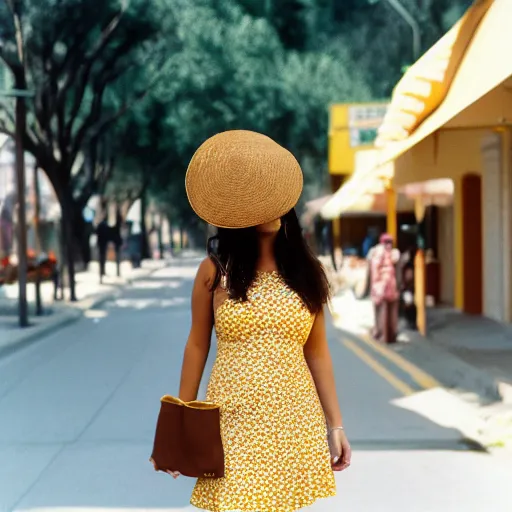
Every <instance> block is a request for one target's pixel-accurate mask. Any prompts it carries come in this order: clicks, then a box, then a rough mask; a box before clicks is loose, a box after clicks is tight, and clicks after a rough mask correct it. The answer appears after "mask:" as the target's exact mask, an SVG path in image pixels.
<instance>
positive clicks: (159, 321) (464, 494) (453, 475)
mask: <svg viewBox="0 0 512 512" xmlns="http://www.w3.org/2000/svg"><path fill="white" fill-rule="evenodd" d="M194 272H195V269H194V267H193V265H192V263H191V262H189V263H188V266H186V265H185V264H182V266H181V267H170V268H167V269H164V270H161V271H159V272H158V273H157V274H154V275H153V276H152V277H151V278H149V279H147V280H144V281H139V282H138V283H135V285H134V286H133V287H132V288H131V289H129V290H128V291H127V292H125V293H124V295H123V296H122V297H120V298H119V299H118V300H116V301H115V302H113V303H110V304H106V305H105V306H104V308H103V309H102V310H97V311H91V312H89V314H88V315H87V317H86V318H84V319H83V320H81V321H80V322H79V323H78V324H75V325H73V326H70V327H68V328H65V329H63V330H61V331H59V332H57V333H55V334H54V335H52V336H49V337H47V338H46V339H44V340H41V341H40V342H38V343H37V344H34V345H32V346H30V347H27V348H26V349H24V350H23V351H19V352H17V353H15V354H12V355H10V356H9V357H8V358H4V359H3V360H0V511H2V512H3V511H14V510H15V511H21V510H23V511H34V512H35V511H38V512H39V511H43V510H63V511H78V510H79V511H81V512H83V511H95V512H97V511H110V512H115V511H120V510H126V511H128V510H129V511H132V512H133V511H137V510H179V509H185V508H189V509H192V507H190V506H189V505H188V499H189V496H190V491H191V487H192V483H193V482H192V481H191V480H190V479H186V478H181V479H179V480H177V481H173V480H172V479H171V478H170V477H168V476H166V475H163V474H156V473H155V472H154V471H153V470H152V468H151V466H150V464H149V462H148V461H147V459H148V456H149V454H150V450H151V443H152V436H153V433H154V423H155V419H156V415H157V412H158V407H159V404H158V399H159V398H160V396H161V395H163V394H165V393H175V392H176V390H177V386H178V380H179V370H180V364H181V356H182V351H183V345H184V343H185V340H186V336H187V332H188V328H189V321H190V320H189V310H188V303H189V295H190V289H191V280H192V278H193V275H194ZM328 332H329V341H330V344H331V348H332V353H333V358H334V361H335V367H336V377H337V384H338V386H339V393H340V396H341V400H342V404H343V410H344V415H345V420H346V426H347V430H348V432H349V434H350V437H351V439H352V442H353V445H354V448H355V454H354V460H353V466H352V467H351V468H350V470H349V471H347V472H346V473H344V474H340V475H338V476H337V482H338V496H337V497H336V498H334V499H331V500H323V501H320V502H318V503H317V504H316V505H315V506H314V507H312V508H313V510H317V511H322V510H323V511H335V510H336V511H338V510H350V511H354V512H377V511H378V512H387V511H390V512H391V511H392V512H453V511H458V510H461V511H464V512H470V511H474V512H477V511H478V512H483V511H485V512H487V511H493V512H510V510H511V509H512V498H511V497H510V496H511V495H510V492H509V489H508V487H510V474H511V473H510V465H509V463H510V461H507V460H501V459H500V458H496V457H492V456H490V455H486V454H481V453H477V452H472V451H470V450H469V449H467V447H466V446H465V445H463V444H461V443H460V435H459V433H458V432H456V431H453V430H450V429H445V428H443V427H441V426H439V425H436V424H434V423H432V422H431V421H429V420H427V419H426V418H424V417H422V416H421V415H418V414H416V413H413V412H410V411H408V410H406V409H404V408H403V407H401V406H400V404H403V397H402V396H401V393H400V392H399V390H398V389H397V387H396V385H394V384H393V378H392V376H390V375H388V374H387V373H386V372H385V371H384V372H383V371H382V368H381V366H382V365H385V363H384V362H383V361H380V362H379V361H378V360H377V359H375V358H374V357H373V356H372V354H370V353H369V352H368V350H367V348H365V347H364V346H363V344H358V342H357V340H350V339H348V338H347V337H346V336H344V335H343V334H342V333H340V332H339V331H336V330H335V329H334V328H333V327H331V326H330V327H329V330H328ZM210 359H211V358H210ZM211 363H212V361H211V360H210V361H209V367H211ZM375 363H377V365H376V364H375ZM379 368H380V369H379ZM375 370H377V371H375ZM390 371H391V370H390ZM399 377H400V378H402V376H399ZM203 391H204V384H203ZM507 484H508V487H507Z"/></svg>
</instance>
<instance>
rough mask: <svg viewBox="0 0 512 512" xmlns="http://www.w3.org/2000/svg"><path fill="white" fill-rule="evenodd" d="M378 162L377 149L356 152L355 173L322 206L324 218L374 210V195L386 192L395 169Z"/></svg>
mask: <svg viewBox="0 0 512 512" xmlns="http://www.w3.org/2000/svg"><path fill="white" fill-rule="evenodd" d="M377 162H378V151H377V150H376V149H368V150H363V151H358V152H357V153H356V158H355V170H354V173H353V174H352V176H351V177H350V179H349V180H348V181H347V182H346V183H344V184H343V185H342V186H341V187H340V189H339V190H338V191H337V192H336V193H335V194H333V196H332V197H331V199H330V200H329V201H328V202H327V203H326V204H325V205H324V206H323V207H322V210H321V215H322V217H323V218H324V219H335V218H337V217H339V216H340V215H341V214H342V213H345V212H355V211H360V212H371V211H372V208H373V203H374V201H373V198H372V196H373V195H376V194H382V193H383V192H384V190H385V182H386V180H387V179H389V178H391V174H390V173H392V171H393V169H392V166H386V165H384V166H381V167H377ZM376 169H377V170H376Z"/></svg>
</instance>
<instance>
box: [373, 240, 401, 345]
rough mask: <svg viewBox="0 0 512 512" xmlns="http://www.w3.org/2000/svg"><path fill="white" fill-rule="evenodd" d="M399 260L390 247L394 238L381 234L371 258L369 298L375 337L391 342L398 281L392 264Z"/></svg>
mask: <svg viewBox="0 0 512 512" xmlns="http://www.w3.org/2000/svg"><path fill="white" fill-rule="evenodd" d="M399 259H400V252H399V251H398V249H393V237H392V236H391V235H389V234H388V233H384V234H383V235H382V236H381V237H380V243H379V245H378V246H377V247H375V250H374V251H372V257H371V281H372V286H371V297H372V302H373V306H374V311H375V328H374V332H373V335H374V337H375V338H376V339H377V340H379V341H382V342H383V343H386V344H387V343H394V342H395V341H396V336H397V330H398V299H399V296H400V294H399V292H398V284H397V280H396V269H395V265H396V264H397V263H398V261H399Z"/></svg>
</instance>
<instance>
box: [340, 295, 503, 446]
mask: <svg viewBox="0 0 512 512" xmlns="http://www.w3.org/2000/svg"><path fill="white" fill-rule="evenodd" d="M332 312H333V317H334V318H335V323H336V326H337V327H338V328H339V329H341V330H344V331H346V332H348V333H351V334H353V335H355V336H358V337H360V338H366V339H369V338H370V335H369V331H370V328H371V327H372V325H373V307H372V304H371V301H369V300H357V299H356V298H355V297H354V295H353V293H352V292H351V291H348V290H345V291H342V292H340V293H338V294H337V295H336V296H335V297H334V299H333V302H332ZM427 316H428V335H427V336H426V337H423V336H421V335H420V334H419V333H417V332H412V331H405V330H402V332H401V334H400V336H399V341H398V343H396V344H394V345H390V346H386V347H384V346H382V348H383V349H384V350H386V351H389V352H391V353H394V354H396V355H398V356H400V357H401V358H403V359H404V360H405V361H407V362H409V363H412V364H413V365H414V366H415V367H417V368H420V369H421V370H423V371H424V372H426V373H427V374H428V375H430V376H431V377H433V382H437V384H438V385H440V386H442V387H444V388H445V389H447V390H449V391H450V392H451V393H452V394H453V395H454V396H456V397H457V398H458V399H461V400H463V401H464V402H465V403H466V404H467V405H468V406H469V407H470V408H471V409H472V410H473V412H474V414H475V415H476V416H477V417H478V419H479V421H481V424H482V427H481V431H480V434H481V436H482V438H484V439H485V440H486V445H499V446H501V445H507V446H511V447H512V327H511V326H508V325H503V324H500V323H498V322H494V321H492V320H489V319H485V318H481V317H478V318H476V317H469V316H467V315H464V314H462V313H460V312H458V311H455V310H453V309H431V310H429V311H428V315H427ZM395 357H396V356H395ZM428 387H432V386H428ZM425 389H427V388H425Z"/></svg>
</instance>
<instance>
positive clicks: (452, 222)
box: [322, 0, 512, 330]
mask: <svg viewBox="0 0 512 512" xmlns="http://www.w3.org/2000/svg"><path fill="white" fill-rule="evenodd" d="M510 20H512V0H494V1H493V0H479V1H476V2H475V3H474V4H473V6H472V7H471V8H470V9H469V10H468V12H467V13H466V14H465V16H464V17H463V18H462V19H461V20H460V21H459V22H458V23H457V24H456V25H455V26H454V27H453V28H452V29H451V30H450V31H449V32H448V33H447V34H446V35H445V36H444V37H443V38H442V39H441V40H440V41H438V43H436V44H435V45H434V46H433V47H432V48H431V49H430V50H429V51H428V52H427V53H426V54H425V55H424V56H423V57H421V58H420V59H419V60H418V61H417V62H416V63H415V64H414V65H413V66H412V67H411V68H410V69H409V70H408V71H407V73H406V74H405V75H404V77H403V78H402V80H401V81H400V82H399V83H398V84H397V86H396V88H395V91H394V94H393V98H392V102H391V105H390V108H389V110H388V112H387V115H386V118H385V120H384V123H383V124H382V126H381V128H380V129H379V137H378V138H377V141H376V147H377V148H378V150H379V151H378V157H377V161H376V164H375V166H374V168H373V169H371V170H369V171H367V172H366V174H365V175H364V176H362V178H361V179H359V180H358V181H357V182H356V183H352V185H351V186H352V188H353V190H356V189H357V194H358V195H364V194H367V193H368V183H372V182H375V181H378V180H381V181H382V177H381V174H382V169H383V168H384V167H387V169H388V171H387V173H386V177H387V179H388V180H389V182H388V185H389V187H388V190H389V194H390V197H392V196H393V194H397V195H398V196H399V197H400V196H406V197H408V198H409V199H412V200H414V201H415V211H416V216H417V218H418V219H421V218H422V216H423V214H424V211H425V208H426V207H428V206H429V205H437V206H438V207H439V208H438V213H439V215H438V218H439V221H438V230H437V238H438V240H437V242H438V243H437V246H438V253H437V255H436V256H437V259H438V260H439V261H440V266H441V276H442V277H441V298H442V300H443V302H447V303H453V304H454V305H455V306H456V307H457V308H459V309H461V310H463V311H465V312H468V313H471V314H483V315H486V316H489V317H491V318H494V319H497V320H501V321H507V322H510V321H512V251H511V250H510V244H511V241H512V158H511V155H512V59H510V58H509V57H508V50H509V49H510V48H512V30H511V29H510ZM390 166H391V167H390ZM347 185H348V183H347V184H346V185H345V186H347ZM342 188H343V187H342ZM340 195H342V190H340V191H339V192H338V193H337V194H336V195H335V197H334V198H333V199H332V200H331V202H330V204H329V203H328V204H326V205H325V207H324V210H323V211H322V214H323V215H324V216H325V217H327V218H329V217H332V216H333V214H339V213H341V212H340V209H343V205H342V204H341V202H340V201H338V207H339V208H338V211H336V208H335V207H336V196H338V198H339V197H340ZM395 204H396V202H395ZM389 205H390V209H389V212H388V213H389V217H390V218H391V217H393V216H394V215H395V214H396V210H395V209H394V202H393V201H390V202H389ZM421 290H422V286H420V291H421ZM419 302H420V304H421V298H419ZM420 321H421V320H420ZM421 327H422V330H424V326H421Z"/></svg>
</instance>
